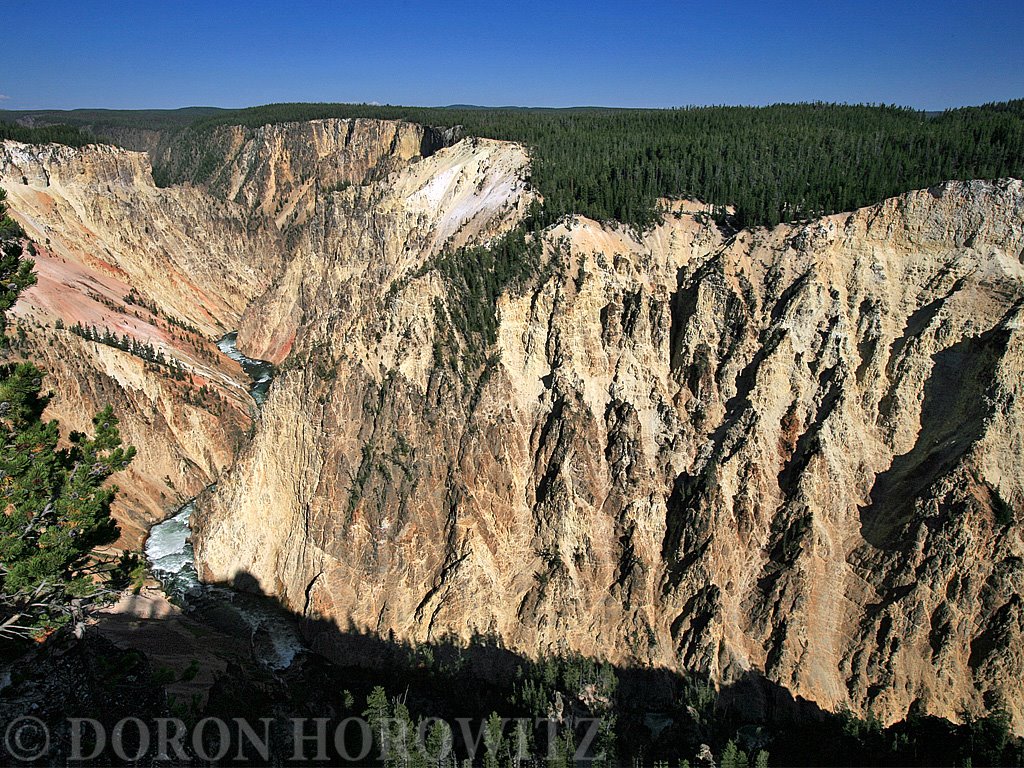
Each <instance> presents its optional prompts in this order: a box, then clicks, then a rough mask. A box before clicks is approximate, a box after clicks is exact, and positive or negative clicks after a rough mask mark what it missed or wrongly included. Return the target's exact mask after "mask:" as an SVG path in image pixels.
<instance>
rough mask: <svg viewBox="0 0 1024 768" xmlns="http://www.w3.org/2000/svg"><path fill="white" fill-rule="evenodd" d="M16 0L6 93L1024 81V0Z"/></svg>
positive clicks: (825, 94) (966, 90)
mask: <svg viewBox="0 0 1024 768" xmlns="http://www.w3.org/2000/svg"><path fill="white" fill-rule="evenodd" d="M40 8H41V7H40V6H39V4H37V3H31V2H25V1H24V0H15V1H14V2H9V3H7V4H5V6H4V11H3V13H4V17H5V19H6V21H7V22H8V24H7V26H8V29H10V30H16V33H12V43H11V45H10V46H9V49H8V50H9V51H10V54H9V56H8V57H7V61H5V64H4V71H3V73H0V109H5V110H32V109H177V108H182V107H187V106H198V105H209V106H217V107H223V108H228V109H231V108H239V107H246V106H255V105H261V104H268V103H276V102H350V103H381V104H394V105H404V106H449V105H454V104H470V105H476V106H524V107H571V106H601V107H624V108H629V107H649V108H669V107H676V106H703V105H713V104H728V105H751V106H762V105H765V104H773V103H781V102H813V101H825V102H838V103H851V104H863V103H874V104H898V105H900V106H907V107H913V108H916V109H923V110H930V111H931V110H942V109H946V108H950V107H958V106H970V105H976V104H982V103H987V102H993V101H1006V100H1010V99H1014V98H1020V97H1022V96H1024V54H1022V52H1021V47H1020V44H1019V41H1020V39H1021V37H1022V34H1024V3H1019V2H1004V1H1002V0H986V1H983V2H977V3H970V4H967V3H954V2H950V1H949V0H940V1H939V2H934V3H932V4H930V5H929V6H927V8H926V9H921V7H920V6H918V5H917V4H909V3H901V2H884V3H883V2H866V3H860V4H858V5H857V6H856V7H855V8H846V7H839V6H838V5H836V4H831V3H811V2H792V3H786V4H784V5H783V4H775V5H774V6H768V5H766V4H764V3H754V2H750V1H749V0H742V1H738V2H734V3H731V4H729V5H728V6H720V7H718V8H716V7H711V6H710V4H697V3H690V2H667V1H666V0H662V1H660V2H650V3H646V4H644V5H643V6H642V7H640V6H623V4H619V3H612V2H597V1H595V2H592V3H588V4H584V3H582V2H577V1H576V0H573V1H572V2H565V3H559V4H557V6H551V5H550V4H541V3H537V2H533V0H529V1H528V2H523V3H520V4H518V5H516V6H514V7H513V6H512V5H511V4H508V3H504V4H497V3H493V2H479V3H469V2H463V1H461V0H460V1H459V2H450V3H445V4H444V6H443V7H432V6H426V5H424V4H416V3H405V2H381V3H374V4H364V3H355V2H311V3H304V4H302V5H301V6H298V7H286V6H285V5H283V4H281V3H279V2H271V0H253V1H252V2H246V3H242V2H239V1H238V0H227V1H225V2H220V3H209V4H204V3H200V2H197V0H184V1H183V2H178V3H175V4H173V5H171V4H163V5H158V4H146V5H141V6H140V5H138V4H133V3H128V2H123V1H119V2H109V3H104V4H76V3H71V2H68V1H67V0H59V1H58V2H54V3H49V4H47V5H46V6H45V15H43V12H42V11H41V10H40Z"/></svg>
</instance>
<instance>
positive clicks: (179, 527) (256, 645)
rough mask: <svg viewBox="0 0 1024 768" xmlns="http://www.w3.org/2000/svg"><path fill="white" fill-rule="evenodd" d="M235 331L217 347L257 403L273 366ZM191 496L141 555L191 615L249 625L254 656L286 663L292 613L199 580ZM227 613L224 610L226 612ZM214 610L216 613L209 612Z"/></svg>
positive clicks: (295, 632)
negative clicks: (238, 341) (248, 382)
mask: <svg viewBox="0 0 1024 768" xmlns="http://www.w3.org/2000/svg"><path fill="white" fill-rule="evenodd" d="M236 336H237V334H235V333H230V334H228V335H227V336H225V337H224V338H222V339H221V340H220V341H218V342H217V346H218V347H219V348H220V350H221V352H223V353H224V354H226V355H228V357H230V358H232V359H233V360H237V361H238V362H239V363H240V364H241V365H242V368H243V369H244V370H245V372H246V373H247V374H249V376H250V378H251V379H252V388H251V389H250V394H251V395H252V398H253V400H255V401H256V403H257V405H262V404H263V402H264V400H266V395H267V390H268V389H269V388H270V383H271V381H272V379H273V370H274V369H273V366H272V365H270V363H267V362H265V361H263V360H253V359H251V358H248V357H246V356H245V355H243V354H242V353H241V352H239V351H238V349H237V347H236V346H235V338H236ZM195 509H196V505H195V500H194V499H192V500H190V501H189V502H188V503H187V504H185V505H184V506H182V507H181V508H180V509H179V510H178V512H177V513H176V514H175V515H174V516H173V517H170V518H168V519H167V520H165V521H163V522H162V523H158V524H157V525H154V526H153V527H152V528H151V529H150V531H149V537H148V538H147V539H146V546H145V552H146V558H147V559H148V560H149V566H150V569H151V570H152V572H153V575H154V576H155V577H156V578H157V579H158V580H159V581H160V584H161V586H162V587H163V590H164V592H165V594H166V595H167V596H168V597H169V598H170V599H171V600H173V601H174V602H176V603H178V604H180V605H181V606H182V607H183V608H184V610H185V611H186V612H187V613H189V614H190V615H192V616H193V617H194V618H197V619H199V620H200V621H201V620H203V618H204V617H211V616H212V617H213V618H215V620H216V621H217V623H218V624H224V623H225V620H226V621H227V623H228V624H231V625H234V626H238V625H239V622H240V623H241V626H243V627H246V628H248V631H249V634H250V640H251V642H252V645H253V653H254V655H255V656H256V657H257V658H258V659H259V660H260V661H261V662H263V663H264V664H266V665H267V666H268V667H270V668H271V669H284V668H286V667H288V666H289V665H290V664H291V663H292V661H293V660H294V658H295V657H296V655H298V654H300V653H302V652H304V651H305V650H306V647H305V644H304V643H303V641H302V637H301V635H300V634H299V629H298V626H297V624H296V622H295V620H294V618H293V617H291V616H289V615H288V614H286V613H285V612H284V611H283V610H282V609H280V608H278V607H277V606H275V605H273V604H272V602H271V601H270V600H269V599H267V598H264V597H260V596H258V595H251V594H248V593H244V592H237V591H235V590H232V589H228V588H225V587H221V586H215V585H207V584H203V583H202V582H201V581H200V580H199V574H198V571H197V570H196V563H195V553H194V551H193V549H192V542H191V540H190V537H191V529H190V528H189V518H190V517H191V516H192V513H193V512H195ZM225 612H227V614H228V615H225ZM214 614H216V615H214Z"/></svg>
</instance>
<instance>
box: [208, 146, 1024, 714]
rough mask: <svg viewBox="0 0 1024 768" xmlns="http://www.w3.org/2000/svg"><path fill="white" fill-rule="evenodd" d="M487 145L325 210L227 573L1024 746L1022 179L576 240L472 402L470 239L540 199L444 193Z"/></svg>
mask: <svg viewBox="0 0 1024 768" xmlns="http://www.w3.org/2000/svg"><path fill="white" fill-rule="evenodd" d="M498 146H499V147H500V145H498ZM481 147H483V149H484V150H486V151H488V152H490V151H492V148H491V147H490V146H487V145H484V144H483V143H481V144H480V145H477V146H476V147H475V148H474V147H471V146H470V145H469V143H463V144H460V145H456V146H455V147H452V148H450V149H448V150H444V151H443V152H439V153H437V154H436V155H435V156H433V157H431V158H430V160H429V161H425V162H423V163H421V164H419V165H417V166H414V167H411V168H410V169H409V170H408V171H405V172H402V173H399V174H397V175H396V176H394V177H392V178H390V179H388V181H387V185H388V186H389V188H391V189H394V190H397V191H400V192H399V194H397V195H395V196H393V197H390V196H389V195H388V194H387V193H385V192H383V191H381V192H380V196H379V197H374V196H373V195H372V194H371V195H370V196H368V197H363V196H352V195H351V194H349V195H335V196H334V197H333V198H332V199H330V200H325V201H323V204H322V206H319V207H318V208H317V211H316V214H315V216H314V218H313V219H311V223H310V225H309V227H308V228H307V230H306V235H305V240H304V242H303V246H302V247H301V249H300V250H302V251H303V252H304V253H305V254H306V255H305V256H304V257H303V259H302V260H299V259H297V260H296V261H295V262H293V263H292V264H291V265H290V267H291V269H289V271H286V275H285V277H284V278H283V279H282V281H281V282H280V283H279V284H278V285H277V286H276V287H275V288H274V289H273V290H272V291H270V292H269V293H268V294H267V295H266V296H264V297H263V299H262V300H261V301H260V302H257V304H255V305H254V308H253V309H251V310H250V313H251V314H250V315H249V316H248V318H247V322H248V323H252V324H253V329H252V331H251V333H250V335H249V338H250V340H251V342H252V343H253V344H254V346H255V348H256V349H259V350H262V351H263V353H264V354H266V355H268V356H270V357H273V358H275V359H282V358H283V357H284V356H285V355H286V354H288V353H289V352H290V355H291V357H290V358H289V359H288V361H286V362H285V368H286V371H285V373H283V374H282V375H281V377H280V378H279V379H278V380H277V381H276V382H275V385H274V389H273V391H272V395H271V398H270V400H269V402H268V404H267V406H266V408H265V410H264V413H263V416H262V423H261V427H260V430H259V432H258V433H257V435H256V437H255V439H254V441H253V443H252V444H251V445H250V446H249V447H248V448H247V450H246V451H245V453H244V455H243V456H242V458H241V460H240V462H239V464H238V465H237V466H236V468H235V469H234V470H233V472H232V473H231V475H230V477H229V479H228V481H227V482H225V483H222V484H221V485H220V486H219V487H218V490H217V492H216V493H215V494H213V495H212V496H211V497H209V498H208V499H207V500H206V502H205V504H204V505H203V511H202V515H201V530H200V531H199V533H198V540H197V551H198V555H199V559H200V561H201V563H202V565H203V566H204V567H205V569H206V575H207V576H208V577H209V578H214V579H218V580H230V579H232V578H233V577H235V576H236V575H238V574H239V573H242V572H245V573H247V574H249V575H251V576H254V577H255V578H256V580H257V581H258V583H259V584H260V585H261V586H262V588H263V589H265V590H267V591H269V592H273V593H275V594H277V595H279V596H281V597H282V598H283V599H284V600H285V601H286V602H287V603H288V604H289V605H290V606H291V607H293V608H294V609H296V610H298V611H302V612H305V613H306V614H308V615H315V616H320V617H327V618H330V619H333V620H334V621H336V622H337V623H338V624H339V625H341V626H342V627H347V626H356V627H359V628H366V629H370V630H373V631H376V632H394V633H395V634H396V635H398V636H400V637H407V638H411V639H415V640H425V639H431V638H435V639H436V638H440V637H443V636H455V637H458V638H462V639H468V638H469V637H471V636H472V635H473V634H475V633H485V634H487V633H490V634H495V635H497V636H500V637H501V638H502V640H503V641H504V642H506V643H508V644H509V645H511V646H513V647H515V648H517V649H520V650H523V651H526V652H529V653H537V652H543V651H551V650H556V651H557V650H569V649H571V650H578V651H581V652H583V653H589V654H595V655H600V656H604V657H607V658H610V659H612V660H614V661H617V662H621V663H629V664H654V665H664V666H667V667H670V668H675V669H699V670H703V671H706V672H708V673H710V674H711V675H712V676H713V677H714V678H715V679H716V680H720V681H729V680H732V679H736V678H738V677H740V676H741V675H742V674H743V673H744V672H746V671H747V670H755V671H763V672H764V673H765V674H766V675H767V676H768V677H769V678H770V679H772V680H774V681H777V682H779V683H781V684H782V685H784V686H786V687H787V688H789V689H790V690H792V691H793V692H794V693H796V694H800V695H804V696H806V697H808V698H811V699H813V700H815V701H817V702H818V703H820V704H821V705H822V706H825V707H828V708H837V707H841V706H849V707H851V708H852V709H853V710H854V711H857V712H861V713H864V712H867V711H868V710H871V711H873V712H875V713H877V714H879V715H880V716H882V717H883V718H886V719H893V718H896V717H900V716H902V715H904V714H905V713H906V711H907V709H908V707H909V706H910V704H911V703H912V702H913V701H915V700H917V699H920V700H921V702H922V704H923V705H924V706H925V708H926V709H927V710H928V711H931V712H935V713H937V714H940V715H943V716H946V717H952V718H956V717H958V716H959V714H960V713H961V712H963V711H969V712H977V711H980V710H981V709H982V708H983V707H984V706H991V705H992V704H993V703H997V702H998V703H1001V704H1005V705H1006V706H1008V707H1009V709H1010V710H1011V711H1012V712H1013V714H1014V717H1015V723H1016V727H1017V728H1018V729H1019V728H1020V727H1021V725H1022V721H1021V710H1020V706H1021V705H1020V702H1021V701H1022V700H1024V697H1022V695H1021V694H1022V691H1021V690H1019V680H1020V679H1021V673H1022V672H1024V668H1022V664H1024V659H1022V656H1021V654H1020V652H1019V650H1018V648H1019V645H1020V642H1019V641H1020V631H1021V629H1020V624H1019V622H1020V618H1019V608H1018V605H1019V601H1020V597H1019V594H1020V587H1021V578H1022V576H1024V573H1022V571H1021V567H1022V566H1021V563H1022V562H1024V561H1022V560H1021V554H1022V553H1021V546H1022V543H1021V541H1020V532H1019V526H1018V525H1017V519H1018V518H1019V515H1020V514H1021V510H1022V508H1024V491H1022V487H1021V479H1020V478H1021V477H1022V476H1024V475H1022V473H1021V469H1022V467H1021V466H1020V464H1021V458H1020V451H1019V449H1018V448H1019V446H1020V445H1021V440H1022V436H1024V418H1022V414H1021V405H1020V402H1019V399H1018V398H1017V397H1016V390H1017V389H1018V388H1019V386H1020V385H1019V379H1020V369H1019V364H1020V355H1021V344H1020V341H1021V339H1020V333H1021V331H1020V319H1019V317H1020V312H1021V300H1022V296H1024V266H1022V264H1021V260H1020V253H1021V248H1022V246H1024V234H1022V232H1024V228H1022V214H1024V207H1022V206H1024V191H1022V188H1021V184H1020V182H1017V181H1011V182H1004V183H1000V184H982V183H956V184H949V185H946V186H945V187H942V188H938V189H934V190H929V191H921V192H914V193H910V194H907V195H905V196H902V197H900V198H897V199H893V200H889V201H886V202H885V203H882V204H880V205H877V206H874V207H872V208H867V209H864V210H860V211H857V212H855V213H852V214H843V215H839V216H831V217H828V218H825V219H822V220H819V221H815V222H812V223H810V224H807V225H804V226H797V227H779V228H776V229H774V230H771V231H766V230H757V231H743V232H740V233H737V234H735V235H734V236H732V237H729V238H728V239H724V236H723V235H722V234H721V233H720V232H719V231H718V230H717V229H716V228H714V227H713V226H708V225H707V224H706V223H705V222H704V219H703V217H702V215H701V214H700V213H699V211H694V210H691V209H686V208H685V206H684V207H682V208H680V209H679V212H678V215H669V216H668V217H667V220H666V222H665V223H664V224H663V225H661V226H659V227H657V228H656V229H654V230H653V231H652V232H649V233H647V234H646V235H644V236H643V237H642V238H639V239H638V238H637V237H635V236H634V235H632V234H630V233H628V232H626V231H623V230H616V229H614V228H608V227H605V226H602V225H599V224H597V223H595V222H591V221H587V220H584V219H575V220H571V221H567V222H565V223H563V224H562V225H560V226H558V227H556V228H553V229H551V230H549V231H547V232H546V233H545V234H544V236H543V240H544V254H545V255H544V265H543V266H542V268H541V270H540V275H539V277H538V278H537V279H535V280H534V281H532V282H531V283H530V284H529V285H526V286H516V287H515V288H514V289H510V290H508V291H506V292H505V293H504V294H503V295H502V297H501V299H500V300H499V305H498V312H499V319H500V323H499V328H498V333H497V343H496V348H495V350H494V351H495V352H497V353H499V354H500V359H499V358H495V361H496V362H493V363H492V364H491V365H490V366H488V367H487V368H486V369H481V370H475V371H466V370H459V369H458V367H457V366H456V369H455V370H454V371H453V369H452V368H451V367H450V366H449V365H447V364H446V362H445V360H444V352H443V347H444V346H445V344H447V343H449V341H450V338H449V337H446V331H445V330H444V329H445V328H446V326H447V325H448V320H449V318H450V316H451V313H452V311H453V309H454V307H455V304H456V302H460V301H466V300H467V297H465V296H461V295H457V294H455V293H453V292H452V291H451V290H450V288H449V286H448V285H447V284H446V282H445V280H444V279H443V278H442V277H441V275H440V274H439V273H438V271H436V270H433V269H431V264H432V261H431V256H432V255H433V254H435V253H436V252H437V250H438V248H439V243H441V242H443V241H444V240H445V239H446V237H451V236H450V235H448V236H446V235H443V234H441V233H445V232H447V231H448V230H447V229H446V225H445V223H444V222H450V221H453V220H470V221H477V222H482V221H485V220H486V221H489V222H490V223H489V224H488V225H487V226H484V227H481V226H479V225H477V226H476V227H474V228H473V229H472V230H471V231H468V232H464V231H463V230H462V229H456V230H455V238H456V239H457V240H458V239H460V238H461V240H465V239H472V238H473V237H474V236H475V234H476V233H477V232H479V233H480V234H484V235H487V234H493V233H496V232H499V231H501V229H502V228H503V227H505V226H507V225H508V224H509V223H511V222H512V221H514V220H515V219H516V218H517V216H519V215H521V214H519V213H517V212H516V211H517V210H518V211H521V210H522V209H521V207H520V208H518V209H515V208H511V209H510V204H515V203H516V202H517V200H518V197H516V195H517V194H518V193H517V189H518V187H517V186H516V184H515V183H513V182H511V181H510V179H512V178H515V177H516V176H518V175H520V174H521V173H522V172H521V171H519V170H517V171H516V172H515V174H513V175H512V176H511V177H509V176H507V175H506V179H507V180H508V181H506V182H504V183H497V184H494V185H492V187H491V188H493V189H495V190H499V191H501V193H502V194H506V195H510V196H509V197H507V198H506V202H505V203H498V204H496V205H494V204H488V205H486V206H481V205H480V198H479V197H474V198H473V200H474V205H473V206H470V207H469V208H468V209H462V208H459V206H458V205H454V208H453V204H450V203H449V201H450V200H453V199H454V198H452V197H451V196H442V197H440V198H437V199H435V198H433V197H431V190H432V189H433V188H434V187H433V185H435V184H436V185H437V186H440V185H441V183H445V184H447V183H448V182H447V181H444V180H446V179H448V176H446V175H445V174H446V173H447V171H446V170H444V168H442V167H441V166H442V165H443V164H444V162H445V159H446V158H447V157H449V156H450V155H451V156H454V154H455V153H458V152H472V153H474V157H476V156H478V155H479V154H480V152H481V151H482V150H481ZM429 162H433V163H437V164H438V165H437V167H431V166H429V165H428V163H429ZM473 163H477V164H478V165H476V166H474V165H473ZM462 167H463V168H472V167H478V168H493V167H495V166H494V165H488V164H487V163H482V161H480V160H476V159H474V160H472V161H471V162H470V164H469V165H463V166H462ZM419 172H422V173H423V174H427V177H428V178H431V179H433V181H429V182H428V183H427V185H426V187H421V188H418V189H419V193H417V192H415V191H413V192H412V193H410V191H409V190H415V189H417V184H418V183H420V182H419V180H417V181H416V182H415V183H413V182H412V178H413V176H414V174H415V173H419ZM464 172H465V171H463V173H464ZM475 174H476V175H475V176H471V178H470V184H471V186H472V184H473V183H474V179H475V180H476V181H475V183H476V184H483V185H484V186H485V187H486V186H487V185H489V184H492V181H493V178H492V177H491V176H488V175H487V174H486V173H485V172H482V171H479V170H478V171H476V172H475ZM460 178H461V177H460ZM438 179H441V180H442V182H438V181H437V180H438ZM417 194H422V196H423V197H424V198H429V199H430V201H431V204H430V206H429V207H428V209H427V210H425V211H423V213H422V214H418V216H419V218H415V221H416V225H415V227H414V228H412V229H410V228H407V227H406V226H405V225H404V224H403V222H409V221H412V220H413V218H414V217H413V215H412V211H411V209H412V207H413V204H414V202H415V201H416V200H417V199H419V198H418V197H417ZM484 199H488V198H487V197H486V195H485V196H484ZM454 209H459V210H465V212H464V213H460V214H459V216H457V217H455V218H454V219H453V216H452V211H453V210H454ZM256 318H259V320H258V321H257V320H256ZM257 322H259V325H260V327H261V328H264V329H275V330H263V331H261V330H260V329H257V328H256V327H255V324H256V323H257ZM439 348H440V349H442V352H441V353H440V354H439V353H438V352H437V350H438V349H439ZM330 638H331V634H330V633H327V632H324V633H323V634H321V635H320V636H319V637H318V638H317V640H318V642H320V643H321V644H322V645H323V646H324V647H325V649H327V650H330V647H329V643H330Z"/></svg>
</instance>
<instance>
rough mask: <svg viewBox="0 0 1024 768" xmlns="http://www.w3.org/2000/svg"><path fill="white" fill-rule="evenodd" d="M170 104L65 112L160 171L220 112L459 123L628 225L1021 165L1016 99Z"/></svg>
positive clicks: (576, 200) (778, 216)
mask: <svg viewBox="0 0 1024 768" xmlns="http://www.w3.org/2000/svg"><path fill="white" fill-rule="evenodd" d="M176 112H180V113H182V114H176ZM176 112H161V111H155V112H154V111H151V112H148V113H142V112H140V113H132V112H125V113H113V112H111V113H103V114H102V116H103V118H104V120H105V121H106V122H105V123H103V124H101V121H100V120H98V119H97V118H96V113H95V112H94V113H92V114H91V115H89V117H90V118H91V119H89V120H88V122H86V121H85V120H84V119H82V122H81V123H79V124H82V125H88V126H89V128H90V129H91V130H93V131H95V132H96V133H97V135H101V136H111V135H113V136H114V137H115V139H116V131H114V130H113V129H112V127H113V126H114V125H115V124H117V121H118V120H119V119H124V120H125V121H127V122H126V123H125V124H126V125H128V124H130V125H131V126H132V127H133V128H135V129H142V128H145V127H147V126H149V127H151V128H152V129H155V130H159V131H161V132H162V134H163V135H162V138H161V141H160V146H161V148H162V152H160V153H159V154H155V155H154V157H155V160H154V165H155V172H156V177H157V178H158V179H159V180H160V181H161V182H163V183H177V182H182V181H193V182H202V181H205V180H206V178H205V176H204V175H205V174H209V173H211V172H212V169H213V168H214V167H215V166H216V164H217V163H216V160H217V159H218V158H217V157H216V154H217V152H220V151H223V150H219V149H218V148H217V147H218V146H219V145H218V143H217V142H216V141H215V140H214V136H215V135H216V133H217V129H218V128H219V127H220V126H225V125H243V126H247V127H250V128H255V127H258V126H260V125H265V124H268V123H278V122H292V121H300V120H311V119H317V118H326V117H342V118H345V117H374V118H387V119H403V120H408V121H411V122H417V123H422V124H426V125H433V126H447V127H450V126H461V127H462V131H463V133H464V134H465V135H472V136H480V137H486V138H495V139H507V140H511V141H519V142H522V143H524V144H526V145H528V146H530V147H532V148H533V152H534V158H535V163H534V170H533V179H532V182H533V184H534V185H535V186H536V187H537V188H538V189H539V190H540V191H541V193H542V194H543V195H544V197H545V214H546V218H547V219H549V220H550V219H554V218H557V217H559V216H561V215H563V214H566V213H582V214H585V215H587V216H590V217H592V218H596V219H617V220H619V221H622V222H626V223H629V224H633V225H637V226H641V227H642V226H646V225H647V224H649V223H651V222H652V221H653V220H654V219H655V218H656V216H657V213H656V210H655V201H656V199H657V198H658V197H666V196H688V197H696V198H699V199H701V200H704V201H706V202H708V203H711V204H714V205H716V206H726V205H733V206H735V207H736V217H735V223H736V224H737V225H739V226H751V225H773V224H776V223H778V222H780V221H792V220H797V219H802V218H806V217H809V216H813V215H818V214H822V213H831V212H836V211H843V210H850V209H853V208H857V207H860V206H863V205H868V204H870V203H874V202H877V201H879V200H881V199H883V198H886V197H890V196H892V195H896V194H899V193H901V192H905V191H907V190H910V189H916V188H921V187H928V186H931V185H933V184H937V183H939V182H941V181H946V180H949V179H968V178H984V179H992V178H998V177H1002V176H1016V177H1020V176H1024V100H1016V101H1010V102H1003V103H998V104H986V105H983V106H980V107H967V108H962V109H955V110H949V111H946V112H943V113H940V114H935V113H925V112H919V111H915V110H912V109H907V108H902V107H894V106H848V105H836V104H821V103H816V104H779V105H774V106H770V107H691V108H685V109H673V110H637V109H604V108H576V109H517V108H497V109H484V108H479V107H461V106H460V107H440V108H418V107H391V106H375V105H357V104H272V105H267V106H263V107H253V108H250V109H243V110H213V109H207V108H197V109H195V110H192V111H184V110H179V111H176ZM54 114H59V113H50V118H49V119H57V118H55V117H53V115H54ZM63 114H69V115H70V114H72V113H63ZM147 116H148V117H147ZM0 119H4V118H3V115H2V114H0ZM147 121H149V122H147ZM189 158H191V159H193V160H192V161H189V160H188V159H189ZM196 158H198V159H199V160H198V161H195V159H196Z"/></svg>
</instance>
